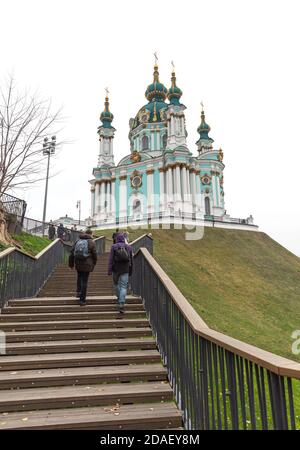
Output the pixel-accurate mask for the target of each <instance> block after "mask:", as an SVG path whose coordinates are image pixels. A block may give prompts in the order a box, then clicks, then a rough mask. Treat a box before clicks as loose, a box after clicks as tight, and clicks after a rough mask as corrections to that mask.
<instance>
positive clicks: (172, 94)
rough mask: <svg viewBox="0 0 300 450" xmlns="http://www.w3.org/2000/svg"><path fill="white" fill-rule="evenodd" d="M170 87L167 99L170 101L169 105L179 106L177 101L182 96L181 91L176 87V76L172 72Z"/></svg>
mask: <svg viewBox="0 0 300 450" xmlns="http://www.w3.org/2000/svg"><path fill="white" fill-rule="evenodd" d="M171 81H172V86H171V87H170V89H169V91H168V99H169V100H170V103H171V104H173V105H180V102H179V99H180V97H181V96H182V90H181V89H180V88H179V87H178V86H176V76H175V72H174V71H173V72H172V78H171Z"/></svg>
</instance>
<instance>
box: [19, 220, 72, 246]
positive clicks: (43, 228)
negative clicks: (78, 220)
mask: <svg viewBox="0 0 300 450" xmlns="http://www.w3.org/2000/svg"><path fill="white" fill-rule="evenodd" d="M49 225H50V223H49V222H41V221H40V220H35V219H30V218H29V217H24V219H23V227H22V228H23V231H26V233H30V234H33V235H35V236H43V235H45V236H48V230H49ZM55 229H56V233H55V237H57V226H55ZM64 230H65V231H64V233H63V237H62V239H63V241H64V242H69V243H71V244H73V243H74V242H76V241H77V239H78V238H79V234H80V233H81V231H78V230H72V229H70V228H67V227H64Z"/></svg>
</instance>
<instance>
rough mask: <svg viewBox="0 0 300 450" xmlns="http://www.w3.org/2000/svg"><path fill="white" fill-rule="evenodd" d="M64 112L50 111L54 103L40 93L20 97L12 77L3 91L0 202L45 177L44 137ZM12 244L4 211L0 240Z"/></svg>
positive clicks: (0, 92) (0, 217)
mask: <svg viewBox="0 0 300 450" xmlns="http://www.w3.org/2000/svg"><path fill="white" fill-rule="evenodd" d="M60 121H61V111H60V110H59V111H57V112H55V113H54V114H53V113H52V112H51V101H50V100H41V99H40V98H39V97H38V95H37V94H35V95H31V94H30V93H29V92H25V93H22V94H20V93H19V92H18V90H17V88H16V84H15V82H14V79H13V77H10V78H9V80H8V82H7V85H6V86H5V88H4V89H1V90H0V202H1V194H2V193H4V192H9V191H11V190H12V189H13V190H15V189H18V188H22V189H25V188H28V187H29V186H30V185H32V184H33V183H36V182H37V181H40V180H42V179H44V178H45V176H44V173H43V170H44V163H43V158H42V148H43V141H44V138H45V137H46V136H47V135H49V134H50V133H54V132H57V130H55V127H56V126H57V125H58V123H59V122H60ZM1 240H2V241H4V242H9V241H10V237H9V235H8V233H7V232H6V227H5V220H4V214H3V211H2V208H0V241H1Z"/></svg>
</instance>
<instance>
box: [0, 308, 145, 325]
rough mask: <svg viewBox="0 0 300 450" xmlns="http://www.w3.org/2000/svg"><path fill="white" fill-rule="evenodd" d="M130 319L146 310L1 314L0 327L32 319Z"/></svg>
mask: <svg viewBox="0 0 300 450" xmlns="http://www.w3.org/2000/svg"><path fill="white" fill-rule="evenodd" d="M125 316H126V318H128V319H138V318H144V317H145V312H144V311H126V312H125V314H124V315H123V314H120V313H119V312H117V311H116V312H114V311H102V312H85V311H84V306H82V307H81V309H80V310H79V312H74V313H44V314H43V313H39V314H0V322H1V325H0V329H2V323H3V322H8V321H11V322H25V321H26V322H31V321H37V322H39V321H49V320H54V321H58V320H67V319H68V320H83V319H84V320H91V319H117V318H120V317H121V318H123V317H125Z"/></svg>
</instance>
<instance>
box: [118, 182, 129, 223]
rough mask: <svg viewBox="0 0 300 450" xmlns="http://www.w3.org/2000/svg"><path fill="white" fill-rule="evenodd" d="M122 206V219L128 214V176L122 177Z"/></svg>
mask: <svg viewBox="0 0 300 450" xmlns="http://www.w3.org/2000/svg"><path fill="white" fill-rule="evenodd" d="M119 197H120V208H119V217H120V219H123V220H124V219H125V218H126V216H127V185H126V178H125V179H120V195H119Z"/></svg>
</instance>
